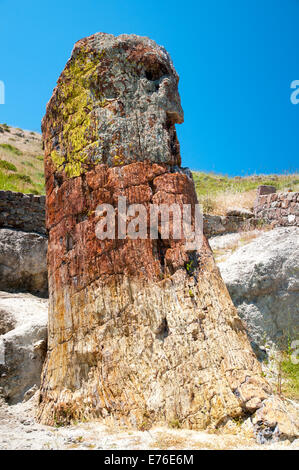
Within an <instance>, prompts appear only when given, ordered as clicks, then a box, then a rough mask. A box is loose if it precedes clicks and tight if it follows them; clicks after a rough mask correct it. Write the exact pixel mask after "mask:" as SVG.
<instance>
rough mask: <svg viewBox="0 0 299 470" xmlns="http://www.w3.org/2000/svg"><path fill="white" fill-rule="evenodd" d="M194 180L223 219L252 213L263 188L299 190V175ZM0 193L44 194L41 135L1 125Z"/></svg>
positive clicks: (208, 207) (197, 175)
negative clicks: (240, 211) (233, 210)
mask: <svg viewBox="0 0 299 470" xmlns="http://www.w3.org/2000/svg"><path fill="white" fill-rule="evenodd" d="M193 177H194V182H195V187H196V191H197V195H198V198H199V202H200V203H201V204H202V206H203V210H204V212H209V213H213V214H220V215H221V214H225V212H226V209H227V208H229V207H236V206H238V207H244V208H247V209H251V208H252V206H253V201H254V199H255V194H256V191H255V190H256V188H257V187H258V186H259V185H261V184H271V185H273V186H275V187H276V188H277V189H281V190H282V189H284V190H288V189H292V190H294V191H295V190H296V191H298V190H299V174H285V175H250V176H243V177H240V176H236V177H229V176H226V175H221V174H216V173H204V172H199V171H193ZM0 189H5V190H11V191H21V192H25V193H34V194H44V165H43V149H42V138H41V135H40V134H39V133H37V132H30V131H24V130H22V129H19V128H15V127H10V126H7V125H6V124H0Z"/></svg>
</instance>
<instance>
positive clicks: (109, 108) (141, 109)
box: [39, 33, 271, 429]
mask: <svg viewBox="0 0 299 470" xmlns="http://www.w3.org/2000/svg"><path fill="white" fill-rule="evenodd" d="M177 84H178V76H177V74H176V72H175V70H174V68H173V65H172V62H171V60H170V58H169V55H168V54H167V53H166V51H165V50H164V49H163V48H161V47H159V46H157V44H156V43H154V42H153V41H151V40H149V39H147V38H141V37H138V36H134V35H132V36H127V35H122V36H119V37H114V36H112V35H107V34H102V33H99V34H96V35H94V36H91V37H89V38H86V39H83V40H81V41H79V42H78V43H76V45H75V47H74V49H73V53H72V57H71V59H70V60H69V61H68V63H67V65H66V68H65V70H64V71H63V73H62V74H61V76H60V78H59V80H58V85H57V87H56V89H55V90H54V93H53V96H52V98H51V100H50V102H49V104H48V106H47V113H46V116H45V118H44V120H43V126H42V128H43V137H44V143H45V155H46V187H47V227H48V229H49V250H48V265H49V293H50V308H49V349H48V355H47V360H46V363H45V367H44V370H43V377H42V386H41V398H40V401H41V404H40V409H39V419H40V420H41V421H42V422H43V423H47V424H55V423H56V424H57V423H60V424H61V423H67V422H71V421H72V420H80V419H92V418H99V417H100V418H103V419H107V420H109V419H110V420H114V419H115V420H118V421H119V422H121V423H126V424H128V425H130V426H133V427H138V428H139V429H149V428H150V427H151V426H152V425H153V424H155V423H161V422H162V423H168V424H170V423H171V422H176V423H179V425H180V426H183V427H189V428H194V429H205V428H217V427H220V426H221V425H223V424H225V423H226V422H227V420H229V419H231V418H238V417H244V416H246V417H247V415H248V414H251V413H254V412H255V411H256V410H257V409H259V408H260V407H261V406H262V404H263V401H264V400H266V399H267V398H268V397H269V396H270V395H271V389H270V387H269V385H268V384H267V382H266V381H265V380H264V378H263V377H262V376H261V369H260V365H259V363H258V361H257V359H256V357H255V355H254V354H253V351H252V349H251V347H250V344H249V342H248V340H247V336H246V332H245V329H244V327H243V324H242V322H241V321H240V319H239V317H238V315H237V312H236V310H235V308H234V306H233V304H232V301H231V299H230V297H229V294H228V292H227V289H226V287H225V285H224V283H223V281H222V279H221V277H220V274H219V270H218V268H217V267H216V265H215V262H214V259H213V256H212V253H211V250H210V248H209V245H208V243H207V241H206V240H205V239H204V240H203V244H202V247H201V249H199V250H191V251H189V250H187V249H186V248H185V242H186V240H185V239H183V238H181V239H179V240H175V239H173V238H172V237H170V238H169V239H165V238H164V239H163V238H162V235H161V227H160V228H159V233H160V237H158V239H150V238H147V239H137V240H133V239H129V238H128V237H125V238H124V239H115V240H110V239H106V240H103V241H100V240H99V239H97V237H96V235H95V228H96V224H97V222H99V220H100V215H99V213H98V212H97V211H96V208H97V206H98V204H102V203H109V204H111V205H112V206H113V207H115V208H117V203H118V198H119V196H125V197H126V198H127V201H128V203H129V204H132V203H139V204H143V206H144V207H145V208H146V213H147V215H149V205H150V204H153V203H155V204H161V203H164V204H167V205H170V204H173V203H177V204H178V205H179V207H180V208H181V206H182V204H190V205H191V206H192V208H193V209H194V206H195V204H196V202H197V199H196V194H195V188H194V183H193V180H192V178H191V177H190V172H188V171H186V170H184V169H182V168H181V167H180V152H179V144H178V141H177V138H176V132H175V123H180V122H182V121H183V114H182V109H181V105H180V100H179V95H178V90H177ZM192 221H193V228H194V219H192ZM263 419H265V417H264V418H263ZM262 425H263V423H262V422H261V423H259V424H258V426H262Z"/></svg>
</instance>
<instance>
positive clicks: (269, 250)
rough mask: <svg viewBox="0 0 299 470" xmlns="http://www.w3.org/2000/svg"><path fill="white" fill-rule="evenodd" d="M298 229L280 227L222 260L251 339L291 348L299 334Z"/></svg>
mask: <svg viewBox="0 0 299 470" xmlns="http://www.w3.org/2000/svg"><path fill="white" fill-rule="evenodd" d="M298 248H299V228H298V227H288V228H275V229H273V230H271V231H268V232H264V233H262V234H261V235H260V236H258V237H257V238H256V239H254V240H253V241H251V242H250V243H248V244H246V245H244V246H242V247H240V248H238V249H237V250H236V251H234V252H233V254H232V255H230V256H229V257H228V258H226V260H225V261H223V262H221V263H219V268H220V271H221V274H222V277H223V279H224V281H225V283H226V286H227V288H228V290H229V293H230V295H231V297H232V299H233V301H234V304H235V305H236V306H237V308H238V312H239V315H240V317H241V318H242V319H243V320H244V321H245V322H246V325H247V331H248V334H249V337H250V339H251V341H253V342H254V343H255V345H257V346H259V347H264V346H265V345H266V344H269V345H270V344H272V345H273V346H275V347H276V348H282V349H284V350H285V349H286V348H287V346H288V344H289V343H290V340H292V339H296V337H297V336H298V334H299V250H298Z"/></svg>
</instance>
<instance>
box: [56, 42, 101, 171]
mask: <svg viewBox="0 0 299 470" xmlns="http://www.w3.org/2000/svg"><path fill="white" fill-rule="evenodd" d="M103 54H104V53H91V52H88V51H86V50H84V49H82V50H80V52H79V53H77V55H75V56H73V57H72V59H71V60H70V62H69V64H68V65H67V67H66V69H65V70H64V72H63V75H62V79H61V83H60V86H59V91H58V93H59V99H58V102H59V103H60V105H59V107H57V108H56V111H57V113H58V117H56V119H58V120H62V122H63V132H62V135H61V139H60V140H61V141H60V148H61V149H63V156H62V155H59V154H58V153H57V152H56V151H53V152H52V153H51V158H52V160H53V162H54V164H55V166H56V168H57V169H59V168H61V169H62V167H63V168H64V170H65V172H66V174H67V175H68V176H69V177H71V178H73V177H75V176H79V175H80V174H81V173H82V172H83V171H84V167H83V164H84V162H86V160H87V158H88V156H89V153H90V152H92V150H93V149H94V148H95V147H96V146H97V145H96V142H95V141H96V139H97V132H96V120H95V118H94V117H93V116H92V110H93V108H94V102H95V101H96V100H102V97H101V95H100V93H99V92H98V91H97V92H95V93H92V92H91V86H92V83H95V82H96V79H97V67H98V65H99V61H100V60H101V58H102V57H103ZM100 103H101V104H102V105H104V101H103V100H102V101H100ZM88 152H89V153H88Z"/></svg>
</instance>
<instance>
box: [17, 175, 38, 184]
mask: <svg viewBox="0 0 299 470" xmlns="http://www.w3.org/2000/svg"><path fill="white" fill-rule="evenodd" d="M14 176H15V178H16V180H19V181H24V183H28V184H33V182H32V179H31V178H30V176H28V175H24V174H22V173H16V174H15V175H14Z"/></svg>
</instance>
